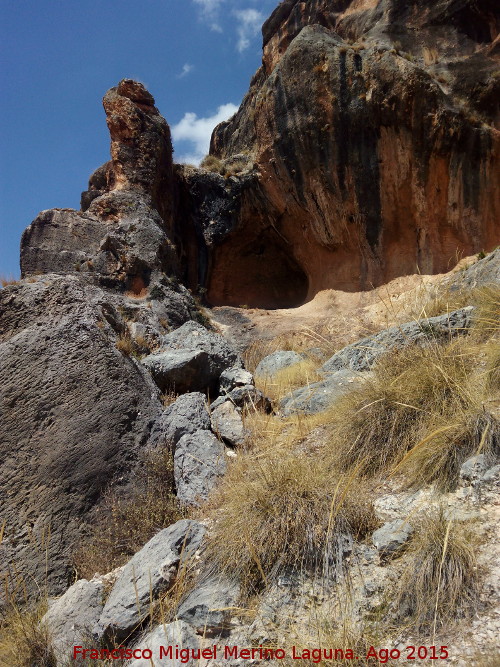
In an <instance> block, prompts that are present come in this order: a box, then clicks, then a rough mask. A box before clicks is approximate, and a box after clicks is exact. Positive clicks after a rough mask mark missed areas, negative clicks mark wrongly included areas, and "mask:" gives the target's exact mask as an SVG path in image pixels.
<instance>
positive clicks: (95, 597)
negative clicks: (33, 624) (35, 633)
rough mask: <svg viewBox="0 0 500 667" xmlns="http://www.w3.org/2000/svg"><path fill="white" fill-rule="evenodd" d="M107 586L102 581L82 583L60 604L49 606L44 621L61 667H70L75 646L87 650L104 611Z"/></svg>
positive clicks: (69, 592) (60, 599) (70, 589)
mask: <svg viewBox="0 0 500 667" xmlns="http://www.w3.org/2000/svg"><path fill="white" fill-rule="evenodd" d="M104 597H105V591H104V585H103V584H102V582H101V581H87V580H86V579H81V580H80V581H77V582H76V583H75V584H73V586H71V587H70V588H68V590H67V591H66V593H65V594H64V595H63V596H62V597H60V598H59V599H58V600H53V601H52V602H51V603H50V604H49V610H48V611H47V613H46V614H45V616H44V617H43V618H42V624H44V625H45V626H46V627H47V629H48V631H49V636H50V642H51V646H52V649H53V651H54V655H55V658H56V660H57V664H58V665H61V666H62V665H66V664H67V662H68V658H69V656H70V655H72V650H73V646H76V645H80V646H85V643H86V642H88V640H89V639H90V636H91V632H92V629H93V628H94V626H95V624H96V623H97V621H98V620H99V617H100V615H101V613H102V609H103V607H104Z"/></svg>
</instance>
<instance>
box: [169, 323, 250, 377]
mask: <svg viewBox="0 0 500 667" xmlns="http://www.w3.org/2000/svg"><path fill="white" fill-rule="evenodd" d="M163 345H164V346H165V347H167V348H172V349H177V350H179V349H183V350H202V351H203V352H206V353H207V355H208V358H209V364H208V372H209V373H210V375H211V377H217V379H219V377H220V375H221V373H222V372H223V371H225V370H226V369H229V368H232V367H234V366H238V367H241V365H242V363H241V359H240V357H239V355H238V353H237V352H236V350H234V349H233V348H232V347H231V345H230V344H229V343H228V342H227V341H226V340H225V339H224V337H223V336H221V335H220V334H218V333H215V332H213V331H209V330H208V329H206V328H205V327H204V326H203V325H201V324H199V323H198V322H186V324H184V325H183V326H182V327H179V328H178V329H176V330H175V331H173V332H172V333H170V334H167V335H166V336H164V337H163Z"/></svg>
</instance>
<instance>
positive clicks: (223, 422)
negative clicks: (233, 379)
mask: <svg viewBox="0 0 500 667" xmlns="http://www.w3.org/2000/svg"><path fill="white" fill-rule="evenodd" d="M212 430H213V432H214V433H216V434H217V435H218V436H219V437H220V438H222V440H224V442H227V443H228V444H229V445H231V446H233V447H236V446H238V445H241V444H242V443H243V441H244V440H245V427H244V426H243V420H242V419H241V414H240V412H239V411H238V409H237V408H236V407H235V406H234V405H233V403H231V401H225V402H224V403H223V404H222V405H219V407H218V408H216V409H215V410H214V411H213V412H212Z"/></svg>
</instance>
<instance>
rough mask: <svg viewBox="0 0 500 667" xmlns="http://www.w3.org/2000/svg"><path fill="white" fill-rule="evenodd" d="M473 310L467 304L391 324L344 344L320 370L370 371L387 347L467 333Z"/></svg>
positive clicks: (327, 371) (392, 347)
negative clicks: (444, 312)
mask: <svg viewBox="0 0 500 667" xmlns="http://www.w3.org/2000/svg"><path fill="white" fill-rule="evenodd" d="M473 312H474V308H473V307H472V306H468V307H467V308H461V309H460V310H455V311H454V312H453V313H449V314H446V315H439V316H438V317H430V318H428V319H425V320H418V321H416V322H408V323H407V324H402V325H401V326H398V327H391V328H390V329H386V330H385V331H381V332H380V333H378V334H376V335H374V336H369V337H368V338H363V339H362V340H360V341H358V342H357V343H353V344H352V345H348V346H347V347H344V348H343V349H342V350H340V351H339V352H337V353H336V354H334V355H333V357H331V358H330V359H329V360H328V361H327V362H326V363H324V364H323V366H322V367H321V369H320V370H321V371H322V372H323V373H335V372H336V371H339V370H341V369H343V368H350V369H352V370H354V371H367V370H370V368H371V367H372V366H373V364H374V362H375V361H376V359H377V358H378V357H379V356H380V355H381V354H384V353H385V352H388V351H389V350H392V349H395V348H398V347H405V346H406V345H411V344H420V345H425V344H426V342H428V341H430V340H436V339H438V340H444V339H447V338H453V337H455V336H459V335H461V334H464V333H467V331H468V329H469V328H470V326H471V324H472V314H473Z"/></svg>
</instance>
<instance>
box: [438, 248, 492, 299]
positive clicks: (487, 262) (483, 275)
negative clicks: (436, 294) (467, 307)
mask: <svg viewBox="0 0 500 667" xmlns="http://www.w3.org/2000/svg"><path fill="white" fill-rule="evenodd" d="M488 285H500V248H497V249H496V250H494V251H493V252H492V253H490V254H489V255H486V257H483V259H480V260H479V261H478V262H475V263H474V264H472V266H469V267H468V268H466V269H465V271H459V272H457V273H456V274H455V275H454V276H453V277H452V278H451V279H450V281H449V286H450V289H452V290H453V289H457V288H460V287H465V288H468V289H472V288H474V287H485V286H488Z"/></svg>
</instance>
